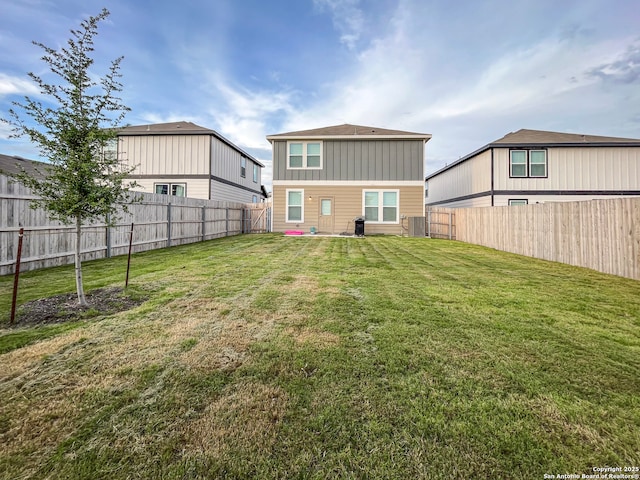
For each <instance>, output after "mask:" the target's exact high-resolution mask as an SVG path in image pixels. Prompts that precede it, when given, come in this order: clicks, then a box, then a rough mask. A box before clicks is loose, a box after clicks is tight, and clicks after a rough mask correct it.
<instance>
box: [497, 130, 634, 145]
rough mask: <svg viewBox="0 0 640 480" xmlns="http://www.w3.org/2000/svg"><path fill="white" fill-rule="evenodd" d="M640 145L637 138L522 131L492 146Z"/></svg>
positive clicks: (501, 139)
mask: <svg viewBox="0 0 640 480" xmlns="http://www.w3.org/2000/svg"><path fill="white" fill-rule="evenodd" d="M625 143H631V144H640V140H638V139H635V138H619V137H602V136H599V135H581V134H576V133H561V132H547V131H544V130H527V129H524V128H522V129H520V130H518V131H517V132H511V133H508V134H507V135H505V136H504V137H502V138H499V139H498V140H496V141H494V142H492V143H491V144H490V145H504V144H508V145H515V144H526V145H564V146H567V145H571V146H574V145H591V146H593V144H598V145H610V144H625Z"/></svg>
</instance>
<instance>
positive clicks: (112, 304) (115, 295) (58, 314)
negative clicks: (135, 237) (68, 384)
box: [14, 287, 146, 327]
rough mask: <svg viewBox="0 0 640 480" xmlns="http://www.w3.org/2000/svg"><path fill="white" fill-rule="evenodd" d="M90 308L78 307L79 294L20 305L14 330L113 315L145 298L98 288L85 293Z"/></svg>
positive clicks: (119, 289)
mask: <svg viewBox="0 0 640 480" xmlns="http://www.w3.org/2000/svg"><path fill="white" fill-rule="evenodd" d="M85 296H86V298H87V303H88V304H89V306H88V307H82V306H80V304H79V303H78V295H77V294H76V293H67V294H62V295H56V296H53V297H49V298H41V299H39V300H33V301H31V302H27V303H25V304H23V305H21V306H20V307H19V308H18V311H17V312H16V321H15V323H14V327H23V326H27V325H28V326H38V325H49V324H53V323H63V322H69V321H74V320H81V319H86V318H92V317H98V316H102V315H111V314H114V313H118V312H123V311H125V310H129V309H131V308H133V307H136V306H138V305H140V304H141V303H143V302H144V301H145V300H146V298H144V297H138V296H136V297H131V296H129V295H127V294H126V293H125V292H124V289H123V288H120V287H110V288H99V289H97V290H92V291H90V292H88V293H85Z"/></svg>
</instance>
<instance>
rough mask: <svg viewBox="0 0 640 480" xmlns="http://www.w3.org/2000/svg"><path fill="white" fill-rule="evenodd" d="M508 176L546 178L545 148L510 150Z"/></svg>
mask: <svg viewBox="0 0 640 480" xmlns="http://www.w3.org/2000/svg"><path fill="white" fill-rule="evenodd" d="M509 176H510V177H512V178H527V177H533V178H546V177H547V151H546V150H510V151H509Z"/></svg>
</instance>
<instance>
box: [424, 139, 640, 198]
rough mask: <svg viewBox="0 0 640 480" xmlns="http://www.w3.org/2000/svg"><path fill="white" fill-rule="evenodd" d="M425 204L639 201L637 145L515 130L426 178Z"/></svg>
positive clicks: (639, 143)
mask: <svg viewBox="0 0 640 480" xmlns="http://www.w3.org/2000/svg"><path fill="white" fill-rule="evenodd" d="M426 182H427V196H426V200H425V203H426V204H427V205H438V206H446V207H486V206H504V205H522V204H527V203H543V202H563V201H576V200H592V199H597V198H612V197H620V196H640V140H639V139H632V138H616V137H599V136H594V135H576V134H571V133H557V132H544V131H539V130H524V129H523V130H518V131H517V132H515V133H509V134H508V135H505V136H504V137H502V138H501V139H499V140H496V141H495V142H492V143H490V144H488V145H485V146H484V147H482V148H480V149H479V150H476V151H475V152H473V153H470V154H469V155H467V156H465V157H462V158H461V159H460V160H458V161H456V162H453V163H452V164H451V165H447V166H446V167H444V168H441V169H440V170H438V171H437V172H435V173H432V174H431V175H429V176H427V177H426Z"/></svg>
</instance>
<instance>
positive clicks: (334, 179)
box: [267, 124, 431, 234]
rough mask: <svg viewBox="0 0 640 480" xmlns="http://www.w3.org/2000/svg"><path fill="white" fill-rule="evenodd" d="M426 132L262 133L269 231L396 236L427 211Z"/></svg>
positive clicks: (347, 128)
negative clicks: (269, 174) (268, 161)
mask: <svg viewBox="0 0 640 480" xmlns="http://www.w3.org/2000/svg"><path fill="white" fill-rule="evenodd" d="M430 138H431V135H429V134H425V133H412V132H404V131H399V130H387V129H383V128H376V127H365V126H360V125H349V124H345V125H337V126H332V127H325V128H318V129H313V130H303V131H296V132H289V133H281V134H277V135H269V136H267V140H269V142H271V144H272V147H273V231H275V232H283V231H286V230H293V229H296V230H302V231H304V232H307V233H309V232H311V231H317V232H318V233H354V230H355V225H354V220H355V219H356V218H358V217H363V218H364V219H365V229H366V233H368V234H369V233H386V234H401V233H403V232H405V231H406V228H407V218H408V217H412V216H423V215H424V175H423V172H424V146H425V143H426V142H427V141H428V140H429V139H430Z"/></svg>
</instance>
